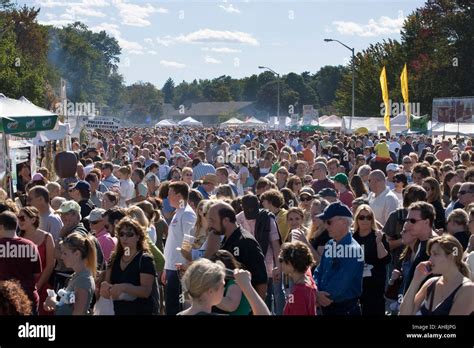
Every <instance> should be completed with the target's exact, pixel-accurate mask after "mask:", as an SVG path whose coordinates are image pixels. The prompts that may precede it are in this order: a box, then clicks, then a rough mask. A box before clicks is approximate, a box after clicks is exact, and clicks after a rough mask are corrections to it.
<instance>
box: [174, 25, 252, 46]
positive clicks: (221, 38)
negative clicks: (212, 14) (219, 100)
mask: <svg viewBox="0 0 474 348" xmlns="http://www.w3.org/2000/svg"><path fill="white" fill-rule="evenodd" d="M174 41H176V42H179V43H239V44H246V45H251V46H258V45H259V42H258V40H257V39H255V38H254V37H253V36H252V34H249V33H244V32H242V31H228V30H212V29H200V30H198V31H195V32H192V33H189V34H187V35H180V36H178V37H176V38H174Z"/></svg>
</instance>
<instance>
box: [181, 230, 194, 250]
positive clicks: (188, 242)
mask: <svg viewBox="0 0 474 348" xmlns="http://www.w3.org/2000/svg"><path fill="white" fill-rule="evenodd" d="M195 240H196V237H194V236H191V235H189V234H185V235H184V238H183V243H182V244H181V249H182V250H184V251H188V252H190V251H191V249H192V248H193V243H194V241H195Z"/></svg>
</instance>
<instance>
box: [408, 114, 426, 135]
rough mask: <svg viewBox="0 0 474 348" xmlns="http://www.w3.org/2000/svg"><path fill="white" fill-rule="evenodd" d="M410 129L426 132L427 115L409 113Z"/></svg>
mask: <svg viewBox="0 0 474 348" xmlns="http://www.w3.org/2000/svg"><path fill="white" fill-rule="evenodd" d="M410 130H411V131H413V132H427V131H428V116H414V115H411V117H410Z"/></svg>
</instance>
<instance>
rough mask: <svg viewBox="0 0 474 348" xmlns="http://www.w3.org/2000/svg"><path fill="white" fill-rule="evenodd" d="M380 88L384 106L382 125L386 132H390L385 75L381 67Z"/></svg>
mask: <svg viewBox="0 0 474 348" xmlns="http://www.w3.org/2000/svg"><path fill="white" fill-rule="evenodd" d="M380 88H382V99H383V102H384V104H385V115H384V118H383V119H384V124H385V128H387V131H388V132H390V103H389V100H388V86H387V73H386V71H385V67H383V69H382V72H381V73H380Z"/></svg>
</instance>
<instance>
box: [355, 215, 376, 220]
mask: <svg viewBox="0 0 474 348" xmlns="http://www.w3.org/2000/svg"><path fill="white" fill-rule="evenodd" d="M357 219H358V220H360V221H364V220H367V221H372V219H373V216H372V215H359V217H358V218H357Z"/></svg>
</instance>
